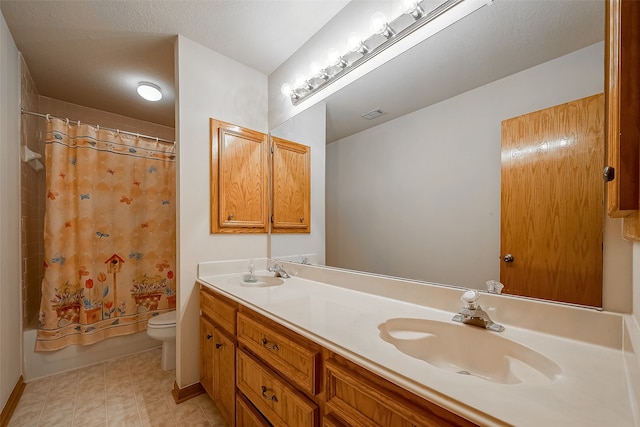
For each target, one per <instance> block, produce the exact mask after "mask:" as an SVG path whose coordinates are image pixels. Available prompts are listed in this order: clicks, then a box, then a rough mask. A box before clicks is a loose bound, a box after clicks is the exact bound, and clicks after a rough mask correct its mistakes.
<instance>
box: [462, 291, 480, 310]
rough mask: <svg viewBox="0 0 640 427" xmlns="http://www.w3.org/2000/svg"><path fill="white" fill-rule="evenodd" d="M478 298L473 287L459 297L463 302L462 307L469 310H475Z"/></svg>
mask: <svg viewBox="0 0 640 427" xmlns="http://www.w3.org/2000/svg"><path fill="white" fill-rule="evenodd" d="M479 299H480V297H479V296H478V291H475V290H473V289H470V290H468V291H467V292H465V293H464V294H462V296H461V297H460V301H462V302H463V303H464V307H465V308H468V309H470V310H475V309H476V308H478V305H477V302H478V300H479Z"/></svg>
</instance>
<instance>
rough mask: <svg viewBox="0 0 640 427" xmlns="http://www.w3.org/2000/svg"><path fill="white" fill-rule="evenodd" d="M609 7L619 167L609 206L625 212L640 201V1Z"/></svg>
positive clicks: (612, 129) (610, 106)
mask: <svg viewBox="0 0 640 427" xmlns="http://www.w3.org/2000/svg"><path fill="white" fill-rule="evenodd" d="M606 6H607V7H606V12H607V19H606V37H605V40H606V48H605V55H606V61H605V64H606V67H605V72H606V79H605V80H606V86H605V95H606V132H607V164H608V165H609V166H611V167H613V168H614V170H615V173H614V176H613V177H612V179H611V181H609V184H608V186H607V191H608V196H607V199H608V211H609V215H610V216H612V217H626V216H628V215H630V214H634V213H637V210H638V207H639V202H640V200H639V199H640V194H639V187H640V185H639V182H640V178H639V170H640V168H639V160H640V159H639V153H640V125H639V123H640V2H638V1H635V0H608V1H607V3H606Z"/></svg>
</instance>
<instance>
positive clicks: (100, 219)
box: [36, 118, 176, 351]
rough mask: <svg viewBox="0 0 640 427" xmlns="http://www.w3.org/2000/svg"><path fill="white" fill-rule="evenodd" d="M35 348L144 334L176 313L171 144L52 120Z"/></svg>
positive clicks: (47, 140)
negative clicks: (156, 319) (153, 322)
mask: <svg viewBox="0 0 640 427" xmlns="http://www.w3.org/2000/svg"><path fill="white" fill-rule="evenodd" d="M45 154H46V173H47V177H46V197H47V200H46V213H45V230H44V239H45V253H44V266H45V274H44V279H43V283H42V300H41V306H40V307H41V308H40V329H39V330H38V337H37V341H36V350H37V351H51V350H58V349H60V348H63V347H66V346H68V345H71V344H83V345H84V344H92V343H94V342H97V341H100V340H103V339H105V338H108V337H113V336H118V335H125V334H130V333H134V332H137V331H142V330H145V329H146V326H147V320H148V319H149V318H151V317H152V316H154V315H157V314H159V313H161V312H164V311H168V310H172V309H174V308H175V298H176V296H175V278H174V268H175V241H176V222H175V187H176V186H175V147H174V146H173V144H166V143H162V142H158V141H154V140H147V139H143V138H138V137H134V136H129V135H124V134H120V133H119V132H113V131H108V130H104V129H99V128H93V127H91V126H88V125H82V124H79V125H78V126H75V125H69V123H68V121H64V120H60V119H53V118H51V119H50V120H49V122H48V124H47V134H46V148H45Z"/></svg>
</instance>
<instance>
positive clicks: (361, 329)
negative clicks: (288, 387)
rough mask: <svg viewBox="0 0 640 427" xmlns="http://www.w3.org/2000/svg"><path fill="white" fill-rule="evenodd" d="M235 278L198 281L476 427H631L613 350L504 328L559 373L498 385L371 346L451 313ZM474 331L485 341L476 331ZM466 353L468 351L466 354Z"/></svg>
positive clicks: (619, 354)
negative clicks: (392, 324) (390, 324)
mask: <svg viewBox="0 0 640 427" xmlns="http://www.w3.org/2000/svg"><path fill="white" fill-rule="evenodd" d="M202 273H203V270H201V271H200V274H202ZM205 274H207V272H205ZM261 274H270V273H264V272H263V273H261ZM239 276H240V274H223V275H208V276H204V277H199V279H198V280H199V282H200V283H201V284H203V285H205V286H207V287H210V288H212V289H214V290H216V291H217V292H219V293H221V294H223V295H225V296H227V297H229V298H231V299H233V300H235V301H237V302H239V303H241V304H243V305H245V306H247V307H249V308H251V309H253V310H255V311H257V312H259V313H261V314H263V315H265V316H267V317H269V318H271V319H273V320H275V321H277V322H278V323H280V324H282V325H284V326H286V327H288V328H290V329H292V330H294V331H295V332H297V333H299V334H301V335H303V336H305V337H307V338H310V339H312V340H314V341H316V342H317V343H319V344H321V345H323V346H324V347H326V348H328V349H330V350H332V351H334V352H336V353H338V354H340V355H342V356H344V357H346V358H348V359H350V360H352V361H354V362H356V363H358V364H360V365H362V366H364V367H366V368H368V369H370V370H372V371H374V372H375V373H377V374H378V375H380V376H382V377H384V378H387V379H388V380H390V381H392V382H394V383H396V384H398V385H400V386H401V387H404V388H406V389H408V390H410V391H412V392H413V393H415V394H417V395H419V396H422V397H424V398H425V399H428V400H430V401H432V402H434V403H437V404H439V405H440V406H442V407H444V408H446V409H448V410H450V411H451V412H454V413H456V414H459V415H461V416H463V417H465V418H467V419H469V420H471V421H473V422H476V423H478V424H480V425H483V426H485V425H486V426H490V425H517V426H542V425H544V426H563V427H568V426H581V427H584V426H598V427H600V426H616V427H623V426H633V425H635V421H634V414H633V409H632V405H631V403H630V397H629V387H628V382H627V375H626V370H625V360H624V353H623V351H622V350H621V349H620V348H615V347H611V346H604V345H598V344H593V343H589V342H584V341H580V340H573V339H568V338H565V337H561V336H555V335H552V334H547V333H541V332H535V331H532V330H528V329H524V328H519V327H516V326H514V325H510V324H505V323H503V324H504V326H505V330H504V331H503V332H501V333H500V336H501V337H503V338H507V339H510V340H513V341H515V342H518V343H520V344H523V345H525V346H527V347H529V348H531V349H533V350H535V351H537V352H539V353H541V354H543V355H545V356H546V357H548V358H549V359H551V360H553V361H554V362H555V363H557V364H558V365H559V366H560V368H561V370H562V373H561V374H560V376H559V377H558V378H557V379H556V380H555V382H553V383H551V384H542V385H531V384H526V383H519V384H499V383H495V382H491V381H488V380H485V379H482V378H478V377H475V376H469V375H459V374H456V373H453V372H449V371H446V370H442V369H439V368H437V367H435V366H432V365H430V364H429V363H427V362H425V361H423V360H419V359H415V358H413V357H411V356H408V355H406V354H404V353H403V352H401V351H399V350H398V349H397V348H396V347H395V346H394V345H392V344H389V343H387V342H386V341H384V340H383V339H382V338H380V335H379V329H378V326H379V325H381V324H382V323H384V322H385V321H387V320H389V319H393V318H420V319H431V320H438V321H443V322H451V318H452V316H453V314H455V313H453V312H449V311H443V310H438V309H434V308H430V307H427V306H424V305H418V304H413V303H410V302H406V301H401V300H400V299H394V298H389V297H383V296H379V295H374V294H369V293H366V292H361V291H358V290H353V289H349V288H345V287H340V286H333V285H329V284H326V283H321V282H317V281H313V280H309V279H304V278H301V277H292V278H289V279H285V280H284V284H283V285H279V286H274V287H251V286H241V285H240V283H239V281H238V277H239ZM423 286H424V285H423ZM492 317H493V315H492ZM493 320H494V321H496V318H494V319H493ZM464 326H465V327H470V328H471V327H473V326H467V325H464ZM480 332H482V333H488V334H493V333H494V332H489V331H483V330H481V329H480ZM469 351H470V352H473V348H470V349H469Z"/></svg>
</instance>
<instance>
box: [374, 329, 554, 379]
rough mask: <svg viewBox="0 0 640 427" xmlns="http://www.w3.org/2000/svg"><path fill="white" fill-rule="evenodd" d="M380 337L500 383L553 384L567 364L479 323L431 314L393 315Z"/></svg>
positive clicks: (444, 365)
mask: <svg viewBox="0 0 640 427" xmlns="http://www.w3.org/2000/svg"><path fill="white" fill-rule="evenodd" d="M378 329H379V330H380V337H381V338H382V339H383V340H385V341H386V342H388V343H390V344H393V345H394V346H395V347H396V348H397V349H398V350H400V351H401V352H403V353H405V354H407V355H409V356H411V357H414V358H416V359H420V360H423V361H425V362H427V363H429V364H430V365H433V366H435V367H437V368H440V369H444V370H447V371H450V372H453V373H457V374H462V375H471V376H475V377H477V378H482V379H485V380H487V381H492V382H495V383H501V384H520V383H526V384H534V385H542V384H551V383H553V382H554V381H556V380H557V379H558V378H559V376H560V374H561V372H562V370H561V369H560V367H559V366H558V365H557V364H556V363H555V362H554V361H552V360H551V359H549V358H548V357H546V356H544V355H542V354H540V353H538V352H537V351H535V350H532V349H531V348H529V347H526V346H524V345H522V344H519V343H516V342H514V341H511V340H509V339H508V338H503V337H501V336H500V335H498V334H496V333H495V332H491V331H487V330H485V329H481V328H478V327H475V326H470V325H463V324H458V323H448V322H441V321H437V320H427V319H411V318H396V319H389V320H387V321H386V322H385V323H382V324H380V325H379V326H378Z"/></svg>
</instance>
